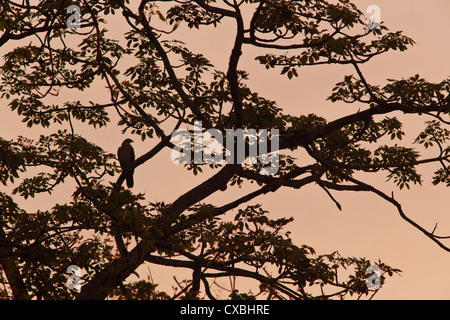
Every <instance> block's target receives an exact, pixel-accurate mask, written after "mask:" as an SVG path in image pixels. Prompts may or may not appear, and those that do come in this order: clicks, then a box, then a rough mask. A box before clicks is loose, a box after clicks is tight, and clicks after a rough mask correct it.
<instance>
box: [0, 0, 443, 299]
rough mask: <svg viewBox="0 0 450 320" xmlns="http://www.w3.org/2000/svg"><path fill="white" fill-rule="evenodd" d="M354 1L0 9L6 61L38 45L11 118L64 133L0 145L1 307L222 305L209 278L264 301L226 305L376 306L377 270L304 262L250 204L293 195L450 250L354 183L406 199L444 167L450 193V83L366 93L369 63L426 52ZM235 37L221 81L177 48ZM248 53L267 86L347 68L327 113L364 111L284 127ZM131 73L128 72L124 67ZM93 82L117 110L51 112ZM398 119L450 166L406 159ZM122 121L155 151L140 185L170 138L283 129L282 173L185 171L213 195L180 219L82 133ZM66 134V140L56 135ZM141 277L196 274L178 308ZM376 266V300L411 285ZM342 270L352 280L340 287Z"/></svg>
mask: <svg viewBox="0 0 450 320" xmlns="http://www.w3.org/2000/svg"><path fill="white" fill-rule="evenodd" d="M347 2H348V1H344V0H341V1H339V2H337V3H331V2H328V1H325V0H303V1H294V0H283V1H272V0H243V1H239V2H237V1H208V0H190V1H184V2H178V1H140V2H139V3H138V4H130V3H129V1H121V0H103V1H90V0H83V1H82V2H80V4H79V8H80V14H79V15H77V13H74V14H75V16H71V14H72V12H71V11H70V10H69V13H67V8H68V7H69V6H70V5H72V4H73V3H71V2H70V1H65V0H60V1H39V4H38V5H32V4H30V3H29V2H23V3H16V2H14V1H2V2H1V6H2V10H1V12H0V31H1V32H2V35H1V37H0V45H1V46H3V45H5V44H7V43H8V44H10V43H12V42H14V41H18V40H24V41H25V42H24V43H26V42H28V41H30V40H29V39H31V42H30V43H29V44H28V45H21V44H20V45H17V46H15V47H14V48H13V49H12V50H10V51H9V52H8V53H7V54H6V55H5V60H4V63H3V65H2V66H1V70H2V79H1V85H0V91H1V98H2V99H4V100H8V101H9V106H10V108H11V110H13V111H15V112H17V113H18V115H19V116H21V117H22V121H24V122H26V123H27V125H28V127H33V126H42V127H43V128H46V129H51V130H52V133H51V134H43V135H41V136H40V137H39V139H34V140H33V139H29V138H26V137H23V136H20V137H18V138H17V139H15V140H11V141H9V140H5V139H2V138H0V145H1V153H0V155H1V157H0V162H1V165H2V167H1V168H2V169H1V173H0V180H1V182H2V183H3V185H5V186H8V187H10V188H12V189H11V190H12V194H8V193H7V192H1V193H0V208H1V211H0V212H1V215H0V217H1V218H0V225H1V229H0V265H1V267H2V273H1V275H2V278H1V281H2V283H3V285H4V289H0V290H2V291H0V292H1V295H2V298H14V299H71V298H75V299H105V298H108V297H109V298H118V299H168V298H170V297H172V298H186V299H195V298H202V297H204V296H205V295H206V297H207V298H209V299H214V298H215V296H214V294H213V292H212V290H211V287H213V286H214V283H215V279H218V278H221V277H230V276H232V277H243V278H250V279H253V280H256V281H257V282H258V283H259V284H260V285H259V292H256V293H251V292H244V291H242V288H232V289H233V290H232V292H231V294H230V296H229V297H230V298H232V299H255V298H258V297H267V298H270V299H313V298H316V299H327V298H333V297H339V298H344V297H346V296H348V295H349V294H350V295H353V294H356V295H357V296H358V297H362V296H368V297H372V296H373V294H374V292H376V291H374V292H372V291H370V290H369V289H368V287H367V285H366V280H367V279H368V277H369V276H370V274H366V270H367V269H368V267H369V266H370V265H371V264H373V263H374V262H370V261H368V260H367V259H365V258H354V257H342V256H340V255H339V253H338V252H337V251H336V252H333V253H331V254H325V255H317V254H316V253H315V251H314V249H313V248H311V247H309V246H307V245H296V244H294V243H293V241H292V240H291V238H290V235H289V233H288V232H285V231H284V230H285V228H286V225H288V224H289V223H290V222H291V221H292V220H293V219H292V218H288V217H286V218H281V219H271V218H270V215H269V213H268V212H267V211H266V210H264V208H262V206H261V205H259V204H253V203H251V201H253V200H254V199H257V198H258V197H259V196H262V195H264V194H267V193H269V192H276V191H277V190H278V189H280V188H282V187H285V188H295V189H299V192H301V191H302V188H303V187H304V186H306V185H309V184H316V185H318V186H319V187H320V188H322V189H324V190H325V192H326V194H327V195H328V196H329V197H330V198H331V199H332V200H333V201H334V202H335V203H336V205H337V207H338V208H339V209H340V204H339V203H338V201H336V200H335V198H334V197H333V195H332V193H331V191H330V190H336V191H348V192H349V191H354V192H360V191H365V192H372V193H374V194H376V195H378V196H380V197H381V198H383V199H384V200H386V201H387V202H389V203H391V204H392V205H393V206H395V208H396V209H397V210H398V212H399V213H400V215H401V217H402V218H403V219H405V221H407V222H408V223H410V224H412V225H413V226H414V227H415V228H417V229H418V230H419V231H421V232H422V233H423V234H424V235H425V236H426V237H428V238H430V239H431V240H432V241H434V242H435V243H436V244H437V245H439V246H440V247H442V248H443V249H444V250H446V251H450V248H448V247H447V246H446V245H445V244H444V243H443V242H442V240H443V238H444V237H442V236H438V235H436V234H435V232H434V231H435V230H432V231H428V230H426V229H425V228H423V227H422V226H420V225H419V224H417V223H416V222H414V221H413V220H411V219H410V218H409V217H408V216H407V215H406V214H405V212H403V209H402V206H401V204H400V203H399V202H398V201H397V200H396V199H395V197H394V195H393V194H392V195H388V194H386V193H385V192H384V191H383V190H379V189H377V188H375V187H374V186H372V185H371V184H370V183H369V182H368V181H364V180H362V179H361V178H359V177H360V175H359V174H360V173H365V174H370V175H379V174H381V173H382V172H386V173H387V177H388V179H389V180H392V181H393V182H394V183H395V184H396V185H397V186H398V187H399V188H400V189H402V188H404V187H407V188H409V186H410V184H420V183H421V174H420V173H419V172H418V168H419V167H420V166H421V165H423V164H427V163H436V164H438V165H439V166H440V167H439V168H438V169H437V170H436V172H435V173H434V184H440V183H444V184H446V185H447V186H448V185H450V175H449V172H450V166H449V164H448V162H449V157H450V153H449V152H450V148H449V147H447V146H446V144H447V141H448V139H449V134H450V131H449V130H448V129H447V128H446V126H448V124H449V122H448V118H447V117H448V115H449V112H450V99H449V96H450V95H449V93H450V92H449V89H448V86H449V85H450V79H447V80H443V81H442V82H439V83H431V82H428V81H427V80H425V79H423V78H421V77H420V76H419V75H414V76H412V77H409V78H407V79H406V80H404V79H402V80H387V83H386V84H385V85H383V86H381V85H374V84H370V83H369V82H368V81H367V80H366V79H365V77H364V75H363V73H362V71H361V69H360V65H361V64H364V63H366V62H367V61H369V60H371V59H372V58H374V57H376V56H378V55H381V54H383V53H386V52H388V51H391V50H399V51H404V50H406V49H407V48H408V46H410V45H413V44H414V42H413V40H412V39H410V38H408V37H407V36H404V35H403V34H402V32H400V31H398V32H390V31H389V29H388V28H387V27H386V26H384V25H383V24H381V26H380V27H379V28H373V29H372V28H371V29H369V28H367V26H366V20H365V18H364V15H363V13H362V12H361V11H360V10H359V9H358V8H357V7H356V6H355V5H353V4H351V3H347ZM118 12H119V13H120V14H121V15H119V14H118V15H116V13H118ZM69 16H70V17H69ZM69 18H70V19H75V21H76V20H77V18H79V21H78V22H79V27H80V28H68V27H67V22H68V19H69ZM112 19H114V20H117V19H120V20H121V21H124V22H126V24H127V26H128V30H127V31H126V32H125V33H124V38H123V39H121V40H125V41H117V40H114V39H112V38H111V37H109V34H108V31H107V29H106V26H107V24H106V23H107V22H108V21H110V20H112ZM224 21H227V22H228V21H232V22H233V23H234V26H235V29H234V30H233V31H232V32H234V33H235V40H234V44H233V47H232V48H231V50H230V55H229V63H228V67H227V70H222V71H220V70H216V69H215V68H214V66H213V65H212V63H211V62H210V60H208V58H207V57H205V56H204V55H203V54H202V53H195V52H192V51H190V50H189V49H188V48H187V47H186V45H185V44H184V43H183V42H181V41H180V40H178V39H173V38H172V36H173V35H175V34H176V30H177V29H178V28H185V29H192V28H197V29H203V28H214V27H216V26H217V25H219V24H220V23H223V22H224ZM230 32H231V31H230ZM181 40H182V39H181ZM122 42H123V43H122ZM248 47H255V48H259V49H260V52H261V54H260V55H259V56H258V57H257V58H256V59H257V60H258V61H259V62H260V63H261V64H262V65H264V66H265V67H266V68H267V69H272V68H279V69H280V73H281V75H285V76H287V77H288V78H289V79H292V78H294V77H297V76H298V74H299V70H301V69H302V68H303V67H304V66H316V65H321V64H347V65H350V66H352V67H353V68H354V72H355V75H348V76H345V77H344V79H343V81H342V82H339V83H337V84H336V87H335V88H334V90H333V92H332V93H331V95H330V96H329V97H328V100H330V101H331V102H339V101H343V102H346V103H354V104H358V105H360V106H361V110H360V111H359V112H356V113H351V114H349V115H347V116H344V117H340V118H337V119H334V120H332V121H327V120H326V119H325V118H323V117H321V116H319V115H316V114H308V115H301V116H292V115H289V114H285V113H283V110H282V108H280V107H279V106H278V105H277V104H276V103H275V102H274V101H271V100H268V99H266V98H264V97H263V96H262V95H260V94H259V93H257V92H254V91H253V90H252V89H251V88H250V87H249V86H247V83H248V81H247V80H248V76H249V75H248V73H247V72H246V71H245V70H242V69H241V68H240V67H239V65H240V56H241V54H242V51H243V50H244V49H245V48H248ZM125 59H126V61H127V67H126V68H124V67H123V66H122V64H121V62H123V61H124V60H125ZM130 61H133V62H134V64H132V65H131V66H130V64H129V62H130ZM98 83H101V84H102V85H103V86H104V85H106V88H107V90H108V93H109V96H110V102H108V103H103V102H102V103H99V102H91V101H81V100H80V101H66V102H64V103H57V104H54V103H50V102H49V101H50V100H51V99H50V98H51V97H53V96H58V95H59V96H62V95H63V94H64V93H65V92H68V91H70V90H72V91H75V92H78V91H81V92H83V91H84V90H87V89H89V88H90V87H91V86H94V85H97V84H98ZM398 111H400V112H403V113H405V114H411V115H414V116H415V117H417V118H419V117H426V119H430V117H431V120H427V121H426V123H425V124H426V128H425V129H424V130H423V132H422V133H421V134H420V135H419V136H418V137H417V139H416V143H417V144H418V145H422V146H423V147H424V148H427V149H429V148H437V150H438V156H434V157H426V156H422V155H421V154H420V153H419V152H418V151H417V150H415V149H414V148H410V147H403V146H401V145H399V143H400V141H401V140H402V137H403V136H404V134H405V133H404V132H403V130H402V122H401V121H400V120H399V119H398V118H397V117H395V116H394V113H395V112H398ZM115 116H118V117H119V120H118V122H117V126H118V127H120V128H122V132H123V133H124V134H125V133H127V132H129V133H130V134H132V135H135V136H140V137H141V139H142V141H144V140H146V141H148V140H150V142H149V145H152V148H150V149H149V150H148V152H147V153H145V154H143V155H141V156H139V157H137V158H136V160H135V162H134V165H133V167H134V168H135V169H136V170H139V167H140V166H145V165H148V164H149V163H150V162H151V160H152V159H153V158H154V157H155V155H157V154H158V153H160V152H162V151H163V150H164V149H167V148H169V149H171V148H174V144H173V142H172V140H171V137H172V133H173V132H174V131H175V130H177V129H179V128H189V129H192V126H193V125H194V123H195V121H201V123H202V127H203V128H204V130H208V129H217V130H220V131H221V132H225V130H227V129H229V130H230V129H234V130H237V129H248V130H250V129H267V130H272V129H277V130H279V153H280V154H279V170H278V171H277V173H275V174H272V175H264V174H261V172H260V170H259V169H260V167H261V164H260V163H256V164H251V163H250V164H248V163H246V164H240V163H195V162H194V163H189V164H186V169H187V170H190V171H192V174H194V175H204V176H205V178H204V180H203V182H202V183H200V184H199V185H197V186H196V187H194V188H192V189H191V190H189V191H188V192H186V193H184V194H181V195H177V196H176V197H175V200H174V201H173V202H172V203H164V202H153V203H148V200H146V198H145V195H144V194H135V193H133V190H132V189H131V190H130V189H126V188H124V187H122V184H123V182H124V180H125V174H123V173H122V171H121V170H120V168H119V166H118V164H117V159H116V156H115V155H114V154H110V153H108V152H105V151H104V150H103V149H102V148H101V147H99V146H97V145H95V144H94V143H92V142H89V141H88V140H87V139H86V138H85V137H83V136H82V134H81V133H79V132H75V130H74V128H73V125H72V124H73V123H74V122H75V121H78V122H82V123H85V124H87V125H89V126H92V127H93V128H103V127H105V126H114V125H115V124H112V123H111V120H110V119H111V118H112V117H115ZM58 125H66V126H67V127H68V129H66V130H60V129H58V130H57V129H56V128H58ZM386 138H389V139H386ZM271 139H273V137H271ZM384 143H385V144H384ZM119 144H120V142H118V146H119ZM233 146H234V145H233ZM374 146H375V147H374ZM227 147H230V146H227ZM247 147H248V146H247ZM300 151H306V152H307V154H308V155H309V157H310V158H309V162H308V164H305V161H304V160H303V161H298V159H296V155H297V154H298V153H299V152H300ZM235 162H236V161H235ZM31 169H33V170H31ZM207 169H210V170H207ZM211 172H212V173H211ZM209 173H211V174H209ZM72 182H73V183H74V190H73V193H72V195H71V200H70V201H69V202H67V203H58V204H56V205H55V206H53V207H52V208H51V209H48V210H47V209H44V210H36V211H34V212H29V211H25V210H24V209H22V208H21V207H20V205H19V203H18V200H17V199H19V200H20V201H25V200H27V199H28V198H29V197H34V196H35V195H36V194H40V193H46V192H47V193H51V192H53V191H54V190H55V189H56V188H57V187H59V186H61V185H63V184H64V185H70V183H72ZM248 182H255V184H256V185H257V186H258V188H257V189H255V191H253V192H250V193H247V194H244V195H242V196H241V197H239V198H237V199H236V200H234V201H232V202H230V203H228V204H225V205H222V206H217V205H214V204H212V203H208V202H206V201H207V198H208V197H209V196H211V195H213V194H215V193H219V192H225V190H226V189H227V188H231V187H233V188H237V187H239V186H242V185H243V184H244V183H248ZM151 183H157V182H151ZM145 264H156V265H162V266H167V267H168V268H169V267H173V268H184V269H187V270H190V271H191V272H192V276H191V278H190V279H187V280H186V281H185V282H182V283H180V284H179V285H180V288H181V289H180V290H179V291H178V292H177V293H176V294H175V295H174V296H170V295H169V294H168V293H166V292H160V291H159V290H157V285H156V284H154V283H153V282H152V281H151V282H150V281H143V280H141V281H132V282H130V281H129V278H130V275H132V274H133V273H135V272H136V270H137V268H138V267H140V266H143V265H145ZM376 264H377V265H378V266H379V268H380V269H381V272H382V276H381V282H382V283H383V282H384V280H385V277H386V276H387V275H388V276H392V275H393V274H394V273H396V272H399V270H398V269H396V268H392V267H390V266H387V265H386V264H384V263H383V262H381V261H378V262H377V263H376ZM71 265H76V266H79V267H80V268H82V269H83V270H84V271H85V273H84V274H83V276H82V279H81V284H82V287H81V290H80V292H77V291H76V290H70V289H69V288H68V286H67V285H66V282H67V278H68V276H69V275H70V274H67V272H68V271H67V268H68V267H69V266H71ZM343 269H346V270H351V271H352V272H351V273H350V274H349V275H347V276H345V275H344V276H339V277H338V273H340V272H343V271H342V270H343ZM344 272H346V271H344ZM244 290H245V288H244Z"/></svg>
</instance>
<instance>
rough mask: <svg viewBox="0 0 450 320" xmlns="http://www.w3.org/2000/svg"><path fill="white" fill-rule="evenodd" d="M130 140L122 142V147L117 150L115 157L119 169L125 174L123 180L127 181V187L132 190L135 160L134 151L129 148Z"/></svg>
mask: <svg viewBox="0 0 450 320" xmlns="http://www.w3.org/2000/svg"><path fill="white" fill-rule="evenodd" d="M131 142H133V140H131V139H125V140H124V141H123V142H122V145H121V146H120V147H119V149H118V150H117V157H118V158H119V162H120V167H121V168H122V171H123V172H124V173H125V179H126V180H127V187H128V188H132V187H133V185H134V181H133V174H134V167H133V162H134V159H135V156H134V149H133V147H132V146H131Z"/></svg>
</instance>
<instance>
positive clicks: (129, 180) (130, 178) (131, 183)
mask: <svg viewBox="0 0 450 320" xmlns="http://www.w3.org/2000/svg"><path fill="white" fill-rule="evenodd" d="M128 170H129V172H128V174H127V176H126V179H127V187H128V188H133V186H134V179H133V174H134V168H130V169H128Z"/></svg>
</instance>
